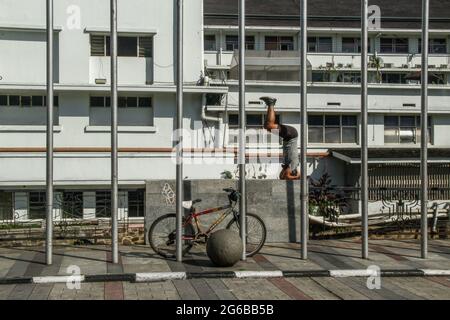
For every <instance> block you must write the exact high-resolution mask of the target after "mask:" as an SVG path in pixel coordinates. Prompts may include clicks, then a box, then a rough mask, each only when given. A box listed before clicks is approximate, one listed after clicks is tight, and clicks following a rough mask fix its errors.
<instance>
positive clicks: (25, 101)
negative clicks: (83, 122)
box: [0, 95, 59, 107]
mask: <svg viewBox="0 0 450 320" xmlns="http://www.w3.org/2000/svg"><path fill="white" fill-rule="evenodd" d="M53 105H54V106H55V107H58V105H59V99H58V96H54V97H53ZM0 106H3V107H46V106H47V97H46V96H25V95H24V96H16V95H0Z"/></svg>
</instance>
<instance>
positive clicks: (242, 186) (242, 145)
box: [238, 0, 247, 261]
mask: <svg viewBox="0 0 450 320" xmlns="http://www.w3.org/2000/svg"><path fill="white" fill-rule="evenodd" d="M245 127H246V114H245V0H239V156H238V161H239V191H240V193H241V198H240V202H239V212H240V225H241V229H240V233H241V239H242V247H243V251H242V260H243V261H245V260H247V254H246V251H247V250H246V246H247V241H246V239H247V223H246V220H247V219H246V213H247V211H246V210H247V205H246V200H247V198H246V197H247V190H246V183H245V180H246V179H245V178H246V177H245V161H246V159H245V149H246V137H245V131H246V130H245Z"/></svg>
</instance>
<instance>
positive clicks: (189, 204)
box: [183, 199, 202, 209]
mask: <svg viewBox="0 0 450 320" xmlns="http://www.w3.org/2000/svg"><path fill="white" fill-rule="evenodd" d="M199 202H202V199H195V200H189V201H183V208H185V209H190V208H192V206H193V205H194V204H196V203H199Z"/></svg>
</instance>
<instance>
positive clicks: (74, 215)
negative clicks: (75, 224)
mask: <svg viewBox="0 0 450 320" xmlns="http://www.w3.org/2000/svg"><path fill="white" fill-rule="evenodd" d="M61 200H62V203H61V209H62V217H63V218H64V219H79V218H83V192H66V191H65V192H63V194H62V199H61Z"/></svg>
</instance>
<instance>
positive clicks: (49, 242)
mask: <svg viewBox="0 0 450 320" xmlns="http://www.w3.org/2000/svg"><path fill="white" fill-rule="evenodd" d="M53 104H54V103H53V0H47V169H46V171H47V177H46V185H47V223H46V262H47V264H48V265H51V264H52V263H53Z"/></svg>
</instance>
